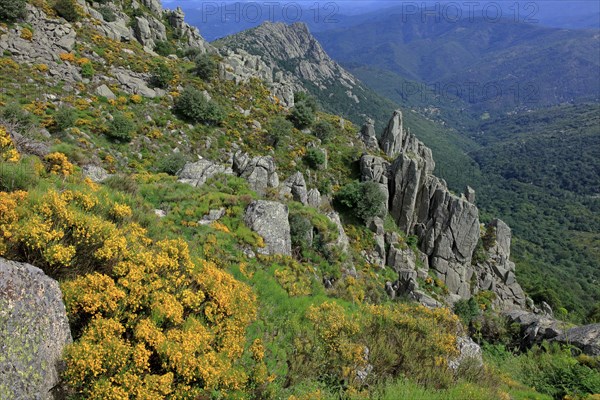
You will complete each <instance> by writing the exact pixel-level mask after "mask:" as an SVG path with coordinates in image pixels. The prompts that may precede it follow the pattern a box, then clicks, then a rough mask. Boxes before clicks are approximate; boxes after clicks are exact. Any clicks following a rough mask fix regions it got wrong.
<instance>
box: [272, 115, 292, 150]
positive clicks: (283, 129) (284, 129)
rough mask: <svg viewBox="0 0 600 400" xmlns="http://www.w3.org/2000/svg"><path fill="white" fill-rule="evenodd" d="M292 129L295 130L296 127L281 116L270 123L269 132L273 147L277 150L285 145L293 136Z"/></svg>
mask: <svg viewBox="0 0 600 400" xmlns="http://www.w3.org/2000/svg"><path fill="white" fill-rule="evenodd" d="M292 129H294V125H293V124H292V123H291V122H290V121H288V120H287V119H285V118H283V117H282V116H280V115H278V116H277V117H275V118H273V119H272V120H271V121H269V125H268V126H267V132H269V139H270V141H271V145H272V146H273V147H275V148H277V147H279V146H280V145H281V144H283V142H284V141H285V140H286V139H287V138H289V137H291V136H292Z"/></svg>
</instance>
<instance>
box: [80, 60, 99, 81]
mask: <svg viewBox="0 0 600 400" xmlns="http://www.w3.org/2000/svg"><path fill="white" fill-rule="evenodd" d="M95 73H96V71H94V66H93V65H92V63H89V62H88V63H85V64H83V65H82V66H81V76H82V77H84V78H88V79H91V78H93V77H94V74H95Z"/></svg>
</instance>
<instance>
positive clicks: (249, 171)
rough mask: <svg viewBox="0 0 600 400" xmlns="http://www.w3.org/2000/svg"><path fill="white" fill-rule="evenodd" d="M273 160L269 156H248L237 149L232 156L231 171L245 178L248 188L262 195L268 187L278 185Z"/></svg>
mask: <svg viewBox="0 0 600 400" xmlns="http://www.w3.org/2000/svg"><path fill="white" fill-rule="evenodd" d="M276 169H277V167H276V166H275V160H273V157H271V156H263V157H252V158H251V157H250V156H249V155H248V154H247V153H243V152H242V151H238V152H236V153H235V154H234V156H233V171H234V172H235V173H236V174H237V175H238V176H240V177H242V178H244V179H246V180H247V181H248V184H249V185H250V188H252V190H254V191H256V193H258V194H259V195H261V196H264V195H265V193H266V191H267V189H268V188H276V187H278V186H279V176H278V175H277V172H276Z"/></svg>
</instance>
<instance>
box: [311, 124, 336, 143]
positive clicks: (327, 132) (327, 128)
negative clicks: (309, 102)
mask: <svg viewBox="0 0 600 400" xmlns="http://www.w3.org/2000/svg"><path fill="white" fill-rule="evenodd" d="M312 131H313V134H314V135H315V136H316V137H318V138H319V139H321V141H322V142H323V143H326V142H328V141H329V139H331V138H332V137H333V135H335V127H334V126H333V125H332V124H331V123H330V122H328V121H324V120H321V121H319V122H317V123H316V124H315V126H314V127H313V129H312Z"/></svg>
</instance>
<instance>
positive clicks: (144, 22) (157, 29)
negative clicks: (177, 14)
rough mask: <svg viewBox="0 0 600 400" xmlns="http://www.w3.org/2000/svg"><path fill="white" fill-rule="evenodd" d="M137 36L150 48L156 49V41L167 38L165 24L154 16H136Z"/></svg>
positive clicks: (135, 28)
mask: <svg viewBox="0 0 600 400" xmlns="http://www.w3.org/2000/svg"><path fill="white" fill-rule="evenodd" d="M135 20H136V21H135V22H136V23H135V26H134V33H135V38H136V39H137V40H138V42H140V44H141V45H142V46H144V47H145V48H147V49H148V50H154V46H155V45H156V43H158V42H161V41H165V40H167V30H166V28H165V26H164V25H163V24H162V22H160V21H159V20H157V19H156V18H154V17H151V16H148V17H136V18H135Z"/></svg>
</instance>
